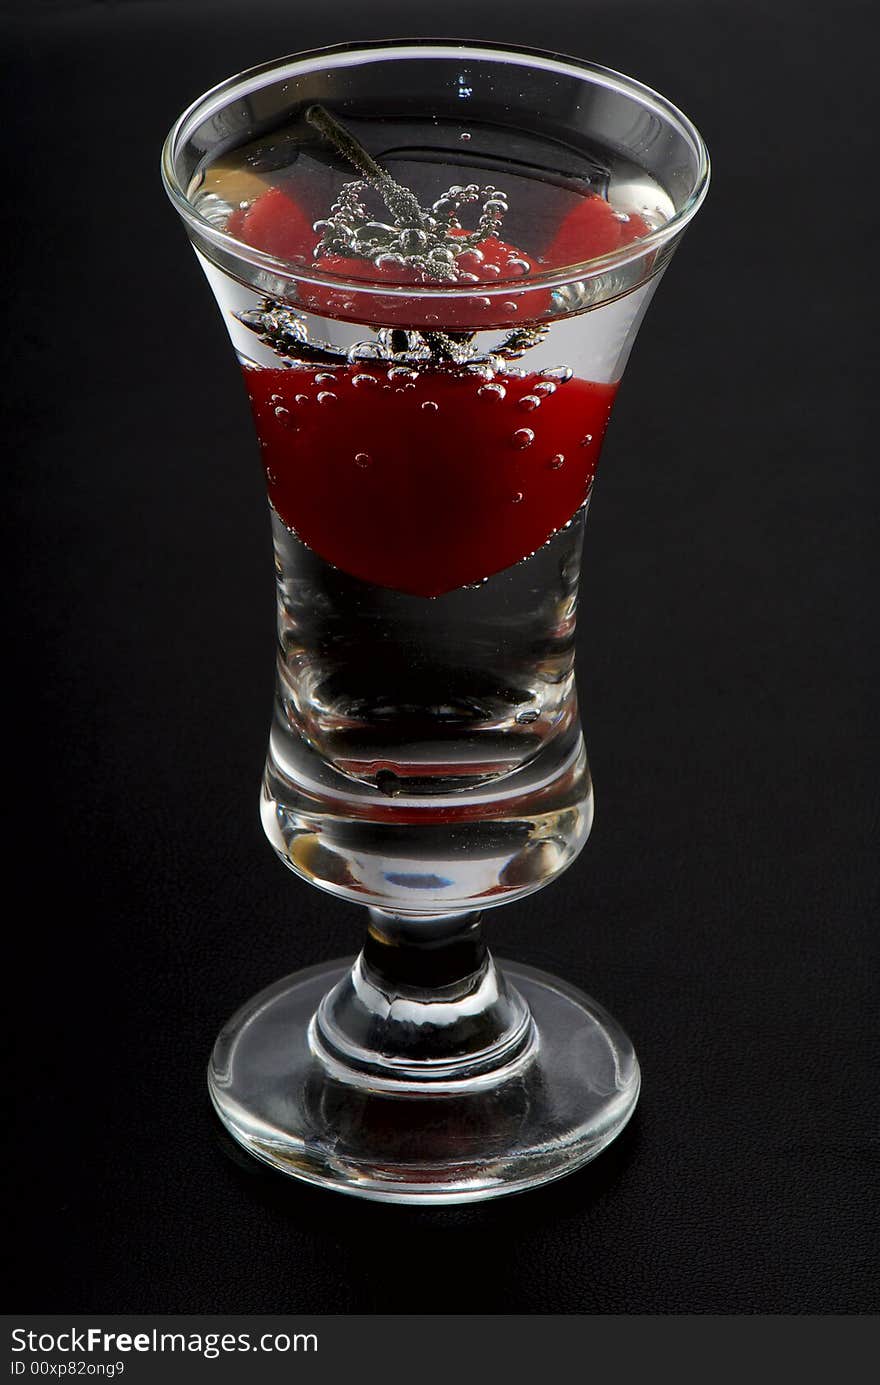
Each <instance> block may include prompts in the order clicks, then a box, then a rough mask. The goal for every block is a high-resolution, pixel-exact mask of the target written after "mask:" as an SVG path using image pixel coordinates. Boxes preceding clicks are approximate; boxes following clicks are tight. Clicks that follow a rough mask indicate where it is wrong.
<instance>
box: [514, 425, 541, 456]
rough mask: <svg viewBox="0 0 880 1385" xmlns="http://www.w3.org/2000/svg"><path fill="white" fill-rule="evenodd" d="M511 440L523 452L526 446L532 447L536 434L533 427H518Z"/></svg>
mask: <svg viewBox="0 0 880 1385" xmlns="http://www.w3.org/2000/svg"><path fill="white" fill-rule="evenodd" d="M510 441H511V442H512V443H513V445H514V447H515V448H517V449H518V450H519V451H520V452H521V451H522V450H523V449H524V448H526V447H531V445H532V443H533V442H534V441H535V435H534V433H533V432H532V430H531V428H517V430H516V432H515V433H514V435H513V437H512V438H511V439H510Z"/></svg>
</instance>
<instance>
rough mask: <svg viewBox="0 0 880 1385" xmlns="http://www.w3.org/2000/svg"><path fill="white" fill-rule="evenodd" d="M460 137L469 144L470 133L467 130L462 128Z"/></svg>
mask: <svg viewBox="0 0 880 1385" xmlns="http://www.w3.org/2000/svg"><path fill="white" fill-rule="evenodd" d="M458 138H459V139H460V140H462V141H463V142H464V143H465V144H467V142H468V140H469V139H470V135H469V134H468V132H467V130H462V132H461V134H460V135H459V137H458Z"/></svg>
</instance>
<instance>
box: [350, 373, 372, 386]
mask: <svg viewBox="0 0 880 1385" xmlns="http://www.w3.org/2000/svg"><path fill="white" fill-rule="evenodd" d="M351 383H352V385H353V387H354V388H355V389H357V388H358V387H359V386H360V385H378V383H379V381H378V380H377V379H376V377H375V375H367V374H366V372H362V373H361V374H360V375H355V376H354V377H353V378H352V382H351Z"/></svg>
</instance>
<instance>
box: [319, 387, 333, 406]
mask: <svg viewBox="0 0 880 1385" xmlns="http://www.w3.org/2000/svg"><path fill="white" fill-rule="evenodd" d="M318 403H319V404H335V403H336V395H335V394H334V393H333V391H332V390H321V392H320V394H319V395H318Z"/></svg>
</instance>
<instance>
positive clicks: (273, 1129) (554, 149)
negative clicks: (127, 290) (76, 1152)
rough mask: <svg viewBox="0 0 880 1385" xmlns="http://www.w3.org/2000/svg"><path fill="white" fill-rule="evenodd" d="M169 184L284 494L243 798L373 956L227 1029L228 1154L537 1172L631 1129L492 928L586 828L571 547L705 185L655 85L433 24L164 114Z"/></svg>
mask: <svg viewBox="0 0 880 1385" xmlns="http://www.w3.org/2000/svg"><path fill="white" fill-rule="evenodd" d="M163 176H164V180H165V186H166V189H167V191H168V193H169V195H170V197H171V199H172V202H173V203H174V205H175V207H176V209H177V211H178V212H179V213H180V215H181V217H182V219H183V221H184V223H185V226H186V230H187V232H188V235H189V237H190V240H191V243H192V245H193V248H194V250H195V252H196V255H197V257H198V259H199V262H200V263H201V265H202V268H203V269H204V272H205V274H206V276H207V278H208V281H209V283H210V285H211V287H212V289H213V291H214V294H215V296H216V299H217V302H218V305H219V307H220V311H221V313H222V316H223V320H224V322H225V324H226V327H227V329H228V331H229V334H230V336H231V339H232V342H233V346H234V348H235V350H236V352H237V354H238V358H239V361H240V363H241V366H242V370H243V375H244V381H245V384H246V387H247V391H248V395H249V398H250V401H251V406H252V410H253V415H254V422H255V427H256V432H257V436H258V440H259V444H260V449H261V454H262V461H263V465H264V470H265V475H266V482H267V489H268V495H269V500H270V511H271V523H272V531H273V541H274V551H275V566H276V576H277V595H278V644H277V683H276V697H275V709H274V718H273V722H272V727H271V733H270V738H269V750H268V755H267V760H266V767H265V774H264V779H263V789H262V820H263V825H264V828H265V831H266V834H267V836H268V838H269V841H270V842H271V844H272V846H273V847H274V849H275V851H276V852H277V854H278V856H279V857H280V858H281V860H282V861H283V862H284V864H285V865H287V866H288V867H290V868H291V869H292V870H293V871H295V872H296V873H297V874H298V875H300V876H301V877H303V879H305V880H307V881H309V882H310V883H311V884H313V885H316V886H318V887H319V888H322V889H325V890H328V891H330V892H331V893H333V894H335V895H338V896H340V897H341V898H344V899H348V900H351V901H352V902H354V903H359V904H363V905H365V906H366V907H367V909H368V911H369V925H368V929H367V937H366V941H365V943H364V946H363V950H362V952H361V953H360V955H359V956H358V957H357V959H356V960H355V961H354V963H353V964H352V961H351V959H347V960H345V961H334V962H329V963H321V964H319V965H317V966H315V967H312V968H310V969H308V970H306V971H301V972H298V973H296V974H294V975H293V976H289V977H286V978H285V979H283V980H281V981H279V982H278V983H277V984H275V985H273V986H270V987H269V988H268V989H267V990H264V991H262V992H261V993H260V994H259V995H257V996H255V997H254V998H253V999H251V1000H249V1001H248V1002H247V1003H246V1004H244V1006H243V1007H242V1008H241V1009H240V1010H239V1011H238V1012H237V1014H235V1015H234V1016H233V1017H232V1019H231V1020H230V1021H229V1023H228V1024H227V1025H226V1027H225V1028H224V1029H223V1031H222V1033H221V1034H220V1036H219V1038H218V1040H217V1043H216V1045H215V1048H214V1053H213V1056H212V1059H211V1064H210V1069H209V1085H210V1091H211V1095H212V1098H213V1101H214V1103H215V1106H216V1108H217V1111H218V1113H219V1115H220V1118H221V1120H222V1121H223V1122H224V1123H225V1125H226V1126H227V1127H228V1129H229V1130H230V1131H231V1133H232V1135H233V1136H234V1137H235V1139H236V1140H238V1141H239V1142H240V1143H241V1144H242V1145H244V1146H245V1147H246V1148H247V1149H248V1150H250V1151H251V1152H252V1153H253V1154H254V1155H256V1156H257V1157H258V1158H260V1159H262V1160H264V1161H265V1162H267V1163H269V1164H272V1165H274V1166H275V1167H277V1168H279V1169H281V1170H283V1171H284V1172H286V1173H289V1174H292V1175H294V1176H295V1177H297V1178H300V1179H304V1180H306V1181H307V1182H311V1183H315V1184H320V1185H322V1186H325V1187H328V1188H335V1189H337V1190H339V1191H342V1192H346V1193H351V1194H356V1195H358V1196H361V1197H366V1198H374V1199H379V1200H385V1201H390V1202H395V1201H396V1202H423V1203H432V1202H433V1203H442V1202H464V1201H471V1200H476V1199H481V1198H488V1197H494V1196H498V1195H500V1194H503V1193H509V1192H514V1191H517V1190H520V1189H525V1188H529V1187H532V1186H535V1185H538V1184H541V1183H545V1182H547V1181H549V1180H551V1179H554V1178H558V1177H560V1176H561V1175H563V1174H565V1173H567V1172H569V1171H571V1170H573V1169H575V1168H577V1167H579V1166H580V1165H582V1164H584V1163H586V1162H587V1161H588V1160H589V1159H591V1158H593V1157H594V1155H595V1154H597V1153H598V1151H599V1150H600V1149H602V1148H603V1147H604V1146H605V1145H606V1144H607V1143H608V1142H609V1141H610V1140H611V1139H613V1138H614V1136H615V1135H616V1134H617V1133H618V1132H619V1131H620V1129H621V1128H622V1127H623V1125H624V1124H625V1123H626V1121H627V1120H628V1119H629V1117H630V1115H631V1113H632V1111H633V1108H634V1106H635V1103H636V1099H637V1096H638V1089H639V1068H638V1064H637V1062H636V1058H635V1054H634V1052H633V1049H632V1045H631V1044H630V1042H629V1040H628V1039H627V1037H626V1035H625V1034H624V1032H623V1031H622V1029H621V1028H620V1026H619V1025H618V1024H617V1023H616V1022H615V1020H613V1019H612V1018H611V1016H609V1015H608V1014H606V1013H605V1011H604V1010H602V1009H601V1007H600V1006H599V1005H597V1004H596V1003H595V1002H594V1001H593V1000H591V999H589V998H588V997H587V996H585V995H583V994H582V993H581V992H580V991H578V990H576V989H574V988H573V987H571V986H569V985H567V984H566V983H565V982H563V981H560V980H557V979H556V978H555V977H552V976H548V975H546V974H544V973H542V972H539V971H536V970H534V969H532V968H530V967H526V966H521V965H518V964H512V963H508V964H505V965H504V966H499V965H498V964H496V962H495V961H494V960H493V958H492V957H491V955H490V953H489V952H488V950H487V948H486V944H485V942H484V940H483V935H482V930H481V917H482V914H483V913H484V912H485V911H486V910H487V909H489V908H494V907H496V906H498V905H501V904H505V903H507V902H509V901H511V900H516V899H521V898H523V897H524V896H525V895H527V894H529V893H531V892H532V891H534V890H537V889H541V888H543V887H544V886H546V885H548V884H550V883H551V881H553V880H554V879H555V878H556V876H557V875H559V874H560V872H561V871H563V870H565V869H566V868H567V867H568V866H569V865H571V863H572V862H573V861H574V859H575V857H576V856H577V855H578V853H579V852H580V850H581V848H582V847H583V845H584V843H585V842H586V839H587V836H588V834H589V830H590V825H591V821H592V813H593V794H592V785H591V780H590V774H589V768H588V765H587V758H586V753H585V748H584V741H583V735H582V731H581V726H580V721H579V718H578V711H577V700H576V690H575V683H574V671H573V667H574V635H575V618H576V607H577V595H578V580H579V567H580V553H581V543H582V539H583V531H584V522H585V518H586V511H587V506H588V504H589V498H590V490H591V486H592V481H593V476H594V474H595V470H596V463H597V460H598V456H599V451H600V448H601V444H602V438H603V435H604V432H605V428H606V425H607V422H608V418H609V415H610V412H611V408H612V405H613V401H614V396H615V392H616V388H617V385H618V383H619V381H620V378H621V374H622V372H623V368H624V365H625V363H626V359H627V356H628V354H629V351H630V348H631V346H632V343H633V340H634V338H635V335H636V332H637V329H638V325H639V323H640V321H641V318H642V315H643V314H644V312H645V310H646V308H647V306H648V303H649V301H650V299H651V296H652V294H653V292H654V290H655V288H656V286H657V284H658V282H659V280H660V278H661V276H662V273H663V270H664V268H665V267H666V265H667V264H668V262H669V259H670V257H671V255H672V253H673V251H674V249H675V248H676V246H677V245H678V242H679V240H680V239H681V235H682V233H683V231H684V229H685V227H686V226H687V224H688V223H689V222H690V220H691V218H692V217H693V216H694V214H695V213H696V211H697V209H698V208H699V206H700V204H701V202H702V200H703V197H704V196H705V192H706V188H707V183H708V160H707V155H706V150H705V146H704V144H703V142H702V140H701V139H700V136H699V135H698V133H697V132H696V130H695V129H694V127H693V126H692V124H691V123H690V122H689V121H688V120H687V118H686V117H685V116H683V115H682V114H681V113H680V112H679V111H677V110H676V109H675V108H674V107H673V106H672V105H670V103H669V102H668V101H666V100H665V99H664V98H663V97H661V96H659V95H657V94H656V93H654V92H652V91H650V90H649V89H648V88H646V87H644V86H642V85H640V84H639V83H637V82H634V81H632V80H630V79H629V78H627V77H624V76H621V75H619V74H617V73H614V72H611V71H609V70H607V69H604V68H601V67H597V66H594V65H591V64H588V63H585V62H581V61H577V60H575V59H569V58H562V57H559V56H557V55H549V54H545V53H540V52H536V51H532V50H527V49H517V48H510V49H501V48H498V47H493V46H492V45H490V44H474V43H469V44H461V43H455V42H433V41H424V42H422V41H418V42H407V43H374V44H368V45H365V46H361V47H351V46H340V47H335V48H331V49H327V50H323V51H315V52H310V53H304V54H300V55H294V56H292V57H287V58H283V59H280V60H278V61H276V62H272V63H268V64H266V65H264V66H262V67H258V68H254V69H252V70H251V71H248V72H245V73H244V74H242V75H239V76H236V77H233V78H231V79H230V80H229V81H227V82H224V83H223V84H221V85H220V86H218V87H216V88H214V89H213V90H212V91H210V92H209V93H208V94H207V95H205V96H202V97H200V98H199V99H198V100H197V101H196V102H195V103H194V104H193V105H192V106H190V108H189V109H188V110H187V111H186V112H185V113H184V114H183V115H182V116H181V117H180V119H179V120H178V121H177V123H176V124H175V126H174V128H173V130H172V131H171V133H170V135H169V137H168V140H167V142H166V145H165V149H164V154H163Z"/></svg>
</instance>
